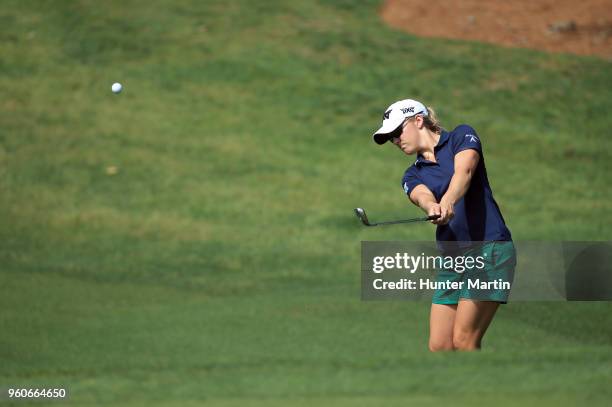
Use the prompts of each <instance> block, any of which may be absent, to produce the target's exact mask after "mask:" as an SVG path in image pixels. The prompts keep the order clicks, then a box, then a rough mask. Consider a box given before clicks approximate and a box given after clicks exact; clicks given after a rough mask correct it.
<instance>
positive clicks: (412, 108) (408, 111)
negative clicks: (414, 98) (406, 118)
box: [400, 106, 414, 114]
mask: <svg viewBox="0 0 612 407" xmlns="http://www.w3.org/2000/svg"><path fill="white" fill-rule="evenodd" d="M400 110H401V111H402V113H404V114H406V113H414V106H410V107H403V108H401V109H400Z"/></svg>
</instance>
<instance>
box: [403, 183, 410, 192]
mask: <svg viewBox="0 0 612 407" xmlns="http://www.w3.org/2000/svg"><path fill="white" fill-rule="evenodd" d="M408 191H410V188H409V187H408V183H407V182H404V193H406V194H407V193H408Z"/></svg>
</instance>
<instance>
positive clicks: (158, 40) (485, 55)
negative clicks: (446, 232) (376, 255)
mask: <svg viewBox="0 0 612 407" xmlns="http://www.w3.org/2000/svg"><path fill="white" fill-rule="evenodd" d="M446 3H447V2H441V1H432V2H428V3H426V4H424V5H419V4H416V2H410V1H389V2H381V1H375V0H363V1H347V0H335V1H332V0H309V1H306V0H293V1H287V0H285V1H280V0H279V1H274V0H265V1H258V2H252V1H242V0H237V1H232V2H225V1H213V0H207V1H193V0H173V1H163V0H155V1H136V0H130V1H114V0H113V1H104V2H96V1H85V0H82V1H29V0H28V1H17V0H4V1H3V2H2V3H1V4H0V89H1V94H2V98H1V100H0V103H1V104H2V108H1V109H0V214H1V215H0V239H1V240H0V241H1V242H2V244H1V246H0V270H1V272H0V309H1V310H2V311H1V312H0V385H3V386H5V387H6V386H23V387H37V386H38V387H52V386H54V387H57V386H60V385H63V386H66V387H68V388H69V391H70V393H71V399H70V400H69V403H71V404H74V405H85V404H88V405H117V406H120V405H125V406H136V405H160V406H162V405H164V406H166V405H168V406H186V405H196V404H197V405H200V404H202V403H207V404H210V405H223V406H233V405H236V406H245V405H246V406H260V405H261V406H276V405H278V406H286V405H331V406H345V405H346V406H349V405H350V406H357V405H364V406H365V405H411V404H412V405H419V406H429V405H431V406H434V405H436V406H437V405H440V403H445V402H447V403H453V404H454V405H468V404H469V405H474V404H482V403H493V402H494V403H496V404H498V405H518V404H520V405H522V406H530V405H533V406H536V405H537V406H542V405H554V406H558V405H584V404H585V403H587V402H588V404H589V405H608V403H609V400H610V399H611V397H612V390H611V389H610V386H609V384H610V382H611V379H612V363H611V362H612V324H610V323H609V321H610V313H611V312H612V305H610V303H607V302H590V303H586V302H571V303H513V304H510V305H508V306H505V307H503V308H502V309H501V310H500V312H499V314H498V316H497V317H496V320H495V321H494V323H493V325H492V326H491V328H490V330H489V333H488V334H487V337H486V338H485V342H484V349H483V351H482V352H479V353H469V354H430V353H429V352H428V351H427V335H428V331H427V329H428V312H429V304H428V303H427V302H362V301H361V300H360V285H359V284H360V245H361V243H360V242H361V241H364V240H433V239H434V238H435V237H434V232H435V230H434V227H433V226H432V225H429V224H423V225H410V226H397V227H389V228H364V227H363V226H361V225H360V223H359V221H358V220H357V219H356V218H355V217H354V214H353V212H352V209H353V208H355V207H357V206H360V207H364V208H366V209H367V210H368V213H369V214H371V216H372V217H373V218H385V219H395V218H399V219H402V218H406V217H412V216H418V215H419V214H420V213H419V210H418V209H417V208H416V207H414V206H412V205H411V204H410V203H409V202H408V200H407V199H406V197H405V196H404V194H403V191H402V188H401V185H400V182H401V178H402V175H403V172H404V170H405V168H406V167H408V166H409V165H411V163H412V162H413V159H411V158H410V157H406V156H404V155H402V154H401V153H400V152H399V151H397V149H395V148H394V146H383V147H379V146H377V145H375V144H374V143H373V142H372V141H371V134H372V132H373V131H374V130H376V129H377V128H378V127H379V125H380V122H381V119H382V116H381V115H382V113H383V111H384V109H385V108H386V107H387V106H388V105H389V104H391V103H392V102H393V101H395V100H399V99H403V98H407V97H410V98H415V99H418V100H421V101H423V102H424V103H425V104H427V105H429V106H433V107H434V108H435V109H436V111H437V112H438V116H439V117H440V119H441V121H442V124H443V126H444V127H446V128H447V129H452V128H454V127H455V126H456V125H459V124H461V123H468V124H470V125H472V126H473V127H474V128H476V130H477V131H478V133H479V135H480V137H481V139H482V142H483V147H484V150H485V157H486V160H487V169H488V173H489V179H490V181H491V184H492V187H493V190H494V193H495V196H496V199H497V201H498V203H499V205H500V207H501V210H502V212H503V214H504V216H505V218H506V221H507V224H508V226H509V228H510V229H511V231H512V233H513V237H514V239H515V240H551V241H561V240H583V241H594V240H611V239H612V232H611V231H610V225H612V190H611V189H610V187H609V184H610V181H612V138H611V137H610V128H612V118H611V116H610V114H609V112H610V110H611V109H612V93H611V92H612V91H611V89H612V65H611V62H612V61H611V59H610V58H611V55H612V53H611V52H610V46H609V45H610V35H611V34H610V19H609V15H606V14H605V12H603V11H601V10H609V9H610V7H609V2H607V3H608V7H607V8H605V7H604V8H602V6H601V4H602V2H601V1H596V0H593V1H592V3H593V4H592V5H590V4H589V1H587V2H584V3H581V5H580V6H579V7H578V8H579V9H580V10H581V13H582V11H584V10H597V12H596V13H594V14H595V17H593V18H594V20H592V21H591V20H588V19H587V17H588V16H586V17H585V16H583V14H585V13H582V14H579V13H574V14H571V13H570V14H571V15H566V14H567V13H566V14H563V11H564V10H567V5H566V3H567V2H565V1H561V2H559V6H558V7H557V8H556V7H555V6H551V5H549V4H548V3H549V2H543V3H542V5H541V7H535V6H534V7H532V8H531V9H528V10H527V11H528V12H526V9H525V8H524V7H523V8H521V7H518V8H517V9H519V10H522V12H521V13H522V14H520V13H519V14H516V13H515V11H516V9H514V11H513V10H511V9H507V8H504V7H506V6H504V4H505V3H507V2H475V1H458V2H453V4H452V5H448V4H446ZM512 3H514V2H512ZM534 3H536V4H537V3H538V2H534ZM517 4H519V5H520V4H521V2H518V3H517ZM436 7H437V8H436ZM452 7H454V9H453V8H452ZM575 7H577V6H576V5H574V8H575ZM598 7H599V8H598ZM408 11H409V12H408ZM537 13H540V14H537ZM587 14H588V13H587ZM591 14H593V13H591ZM521 15H522V16H523V17H521ZM492 16H496V17H495V18H493V17H492ZM525 19H527V20H525ZM495 21H496V22H495ZM589 21H590V22H589ZM493 22H495V23H493ZM496 24H497V25H496ZM589 24H590V25H589ZM428 27H446V28H447V29H442V30H438V31H436V32H428V31H427V28H428ZM491 27H493V28H491ZM499 27H505V30H506V31H504V30H503V29H500V28H499ZM589 27H590V28H589ZM593 27H595V28H593ZM486 30H491V31H486ZM495 30H497V31H495ZM500 30H502V34H503V33H506V34H503V35H502V37H503V36H504V35H505V37H506V39H507V38H508V37H511V38H516V40H512V39H511V40H508V41H505V40H504V39H503V38H496V37H495V35H494V32H498V31H500ZM589 30H591V31H589ZM475 32H476V33H478V35H475V34H474V33H475ZM508 33H511V34H512V33H514V34H512V35H514V37H512V36H511V34H508ZM521 38H522V39H521ZM546 38H548V40H547V39H546ZM546 41H548V42H546ZM581 41H582V42H581ZM570 42H571V43H572V44H574V43H576V44H578V45H577V46H573V47H574V48H572V47H569V46H565V45H563V44H564V43H570ZM543 44H544V45H543ZM551 44H552V45H551ZM555 44H557V46H555ZM559 44H561V45H559ZM585 44H588V45H585ZM562 45H563V46H562ZM587 48H589V49H591V51H589V52H583V51H585V50H586V49H587ZM581 50H582V51H581ZM113 82H121V83H122V84H123V86H124V88H123V92H122V93H120V94H113V93H112V92H111V90H110V86H111V84H112V83H113Z"/></svg>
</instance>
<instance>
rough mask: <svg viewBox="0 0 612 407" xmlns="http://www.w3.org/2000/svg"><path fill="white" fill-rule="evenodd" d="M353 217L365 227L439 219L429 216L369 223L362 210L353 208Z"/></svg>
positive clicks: (435, 216) (436, 216) (437, 216)
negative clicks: (359, 220) (355, 216)
mask: <svg viewBox="0 0 612 407" xmlns="http://www.w3.org/2000/svg"><path fill="white" fill-rule="evenodd" d="M355 215H357V217H358V218H359V219H361V222H362V223H363V224H364V225H366V226H378V225H393V224H395V223H412V222H426V221H428V220H434V219H438V218H439V217H440V215H431V216H427V217H422V218H413V219H403V220H391V221H387V222H374V223H370V221H369V220H368V216H367V215H366V213H365V210H364V209H363V208H355Z"/></svg>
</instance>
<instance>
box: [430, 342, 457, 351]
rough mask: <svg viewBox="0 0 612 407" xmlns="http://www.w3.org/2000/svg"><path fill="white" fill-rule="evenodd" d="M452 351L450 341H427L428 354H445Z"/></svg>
mask: <svg viewBox="0 0 612 407" xmlns="http://www.w3.org/2000/svg"><path fill="white" fill-rule="evenodd" d="M451 350H454V348H453V342H452V341H432V340H430V341H429V351H430V352H447V351H451Z"/></svg>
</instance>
